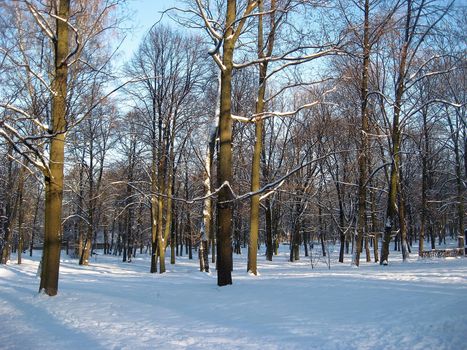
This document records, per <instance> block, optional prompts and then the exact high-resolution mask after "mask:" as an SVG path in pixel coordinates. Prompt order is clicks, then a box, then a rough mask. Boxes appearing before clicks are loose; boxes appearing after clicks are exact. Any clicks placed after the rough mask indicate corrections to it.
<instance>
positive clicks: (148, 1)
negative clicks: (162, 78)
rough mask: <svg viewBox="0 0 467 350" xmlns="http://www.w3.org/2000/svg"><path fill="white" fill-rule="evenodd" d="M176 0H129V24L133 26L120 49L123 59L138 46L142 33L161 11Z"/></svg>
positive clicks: (156, 18)
mask: <svg viewBox="0 0 467 350" xmlns="http://www.w3.org/2000/svg"><path fill="white" fill-rule="evenodd" d="M176 3H177V1H176V0H129V1H128V8H129V10H130V20H129V25H130V26H132V27H134V30H133V32H132V33H128V34H127V37H126V39H125V41H124V42H123V44H122V46H121V50H122V52H123V55H124V57H125V59H128V58H130V57H131V55H132V53H133V52H134V51H135V50H136V49H137V48H138V46H139V43H140V42H141V39H142V37H143V36H144V34H145V33H146V32H147V31H148V30H149V28H151V26H152V25H153V24H154V23H155V22H156V21H158V20H159V19H160V17H161V12H162V11H164V10H166V9H168V8H170V7H173V6H175V4H176Z"/></svg>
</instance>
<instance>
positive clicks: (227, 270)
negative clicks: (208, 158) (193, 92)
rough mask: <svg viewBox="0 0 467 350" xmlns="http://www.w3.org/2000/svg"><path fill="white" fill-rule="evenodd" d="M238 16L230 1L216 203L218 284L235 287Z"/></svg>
mask: <svg viewBox="0 0 467 350" xmlns="http://www.w3.org/2000/svg"><path fill="white" fill-rule="evenodd" d="M236 12H237V3H236V1H235V0H228V1H227V12H226V26H227V28H228V29H227V30H226V31H225V34H224V44H223V56H222V64H223V69H222V72H221V94H220V114H219V143H220V147H219V154H218V166H217V183H218V186H219V187H221V186H222V189H221V190H220V191H219V197H218V201H217V284H218V285H219V286H225V285H228V284H232V268H233V265H232V202H231V200H232V191H231V189H230V186H231V184H232V118H231V98H232V83H231V81H232V68H233V53H234V45H235V42H234V38H233V34H234V31H233V25H234V21H235V19H236V18H235V17H236Z"/></svg>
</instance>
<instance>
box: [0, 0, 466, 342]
mask: <svg viewBox="0 0 467 350" xmlns="http://www.w3.org/2000/svg"><path fill="white" fill-rule="evenodd" d="M0 14H1V15H0V157H1V160H0V182H1V186H0V263H1V264H7V263H8V264H12V263H13V261H12V260H11V257H12V256H13V254H14V256H15V259H16V261H17V263H18V264H21V263H22V259H23V260H24V259H25V258H26V257H27V256H33V255H34V256H36V255H37V256H39V257H40V259H41V263H40V271H39V275H40V285H39V291H41V292H42V293H44V294H46V295H49V296H54V295H56V294H57V293H58V292H59V284H60V283H59V281H60V279H59V270H60V264H61V262H60V261H61V260H62V261H63V259H64V257H70V258H72V259H73V261H74V264H75V265H78V264H79V265H81V266H82V268H83V270H80V271H83V273H84V271H86V268H87V266H88V265H92V261H93V258H92V257H93V256H96V254H98V255H99V254H100V256H103V255H110V256H114V257H115V258H118V259H119V260H120V261H121V262H122V263H123V262H126V263H138V261H137V260H135V259H137V258H138V257H140V256H147V257H148V259H147V260H145V261H147V264H146V265H145V266H144V271H145V272H147V274H150V273H157V274H163V273H165V272H166V270H167V265H168V264H170V266H172V265H174V264H175V265H177V261H178V260H179V259H180V258H181V257H182V256H186V255H188V259H193V260H197V264H198V265H199V270H200V271H201V272H199V273H200V274H201V273H202V272H204V273H211V272H212V271H215V274H216V282H217V285H218V286H225V285H230V284H232V283H233V281H232V270H233V269H234V262H236V261H238V259H242V261H245V264H246V265H245V269H244V272H245V274H246V273H247V272H249V273H250V274H252V275H258V276H259V274H260V272H261V271H260V269H259V268H258V266H259V265H261V263H263V261H275V260H277V259H279V258H278V254H280V252H281V249H282V250H283V249H286V253H285V254H286V256H287V259H288V261H289V262H290V263H292V268H293V264H294V263H297V264H298V263H300V259H302V261H303V260H304V259H308V257H309V255H310V253H311V252H310V250H311V249H312V247H316V246H321V247H322V249H321V252H322V254H323V255H325V254H326V247H328V246H329V245H331V244H332V245H333V246H334V247H336V252H337V254H338V257H337V258H336V259H337V260H336V262H335V264H339V263H341V264H343V263H344V261H345V259H346V258H347V259H350V260H351V264H352V265H353V266H357V267H358V266H360V265H361V264H362V262H365V263H371V264H375V265H378V266H379V265H383V266H382V267H381V269H383V268H385V267H384V266H385V265H388V264H389V265H391V264H392V262H393V261H394V260H395V259H399V256H400V257H401V258H400V259H402V260H403V261H406V260H407V259H409V256H410V254H412V256H413V255H415V256H420V258H423V257H425V256H430V257H431V256H442V257H446V256H462V255H465V251H464V245H465V239H466V237H465V236H464V235H465V232H466V231H465V226H466V224H465V217H466V215H465V214H466V210H465V203H466V184H467V181H466V178H467V128H466V93H467V84H466V70H467V60H466V48H467V46H466V44H467V42H466V28H467V15H466V6H465V3H463V1H460V0H459V1H438V0H403V1H402V0H401V1H399V0H397V1H396V0H329V1H315V0H215V1H214V0H211V1H209V0H186V1H182V0H180V1H175V2H174V6H173V7H171V8H169V9H167V10H166V11H164V12H163V13H160V14H158V15H157V16H156V18H160V20H156V21H155V22H154V24H153V26H152V27H151V28H150V29H149V30H148V31H147V33H145V35H144V36H143V38H142V40H141V42H139V43H138V48H137V49H136V50H135V51H134V52H133V53H128V52H127V53H124V52H122V48H123V45H122V42H123V40H124V39H125V37H126V36H127V35H129V32H130V31H131V26H132V25H134V23H132V21H131V10H130V6H129V1H124V0H55V1H53V0H4V1H1V2H0ZM125 54H126V56H125ZM125 57H128V59H127V58H125ZM446 241H449V242H454V243H453V247H452V249H450V250H447V249H441V248H444V247H445V245H446ZM440 247H441V248H440ZM393 251H397V252H400V253H398V255H394V257H393V256H392V255H391V257H390V252H391V253H392V252H393ZM327 253H328V254H329V251H328V252H327ZM166 255H167V256H166ZM396 256H397V258H396ZM135 261H136V262H135ZM125 266H126V265H125ZM123 268H124V267H123ZM388 268H389V267H388ZM174 273H177V272H174ZM180 273H182V272H180ZM234 282H235V281H234ZM155 283H157V281H156V282H155ZM213 283H214V282H213ZM234 284H235V283H234ZM464 311H465V309H464ZM464 344H465V343H464Z"/></svg>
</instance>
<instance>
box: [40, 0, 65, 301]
mask: <svg viewBox="0 0 467 350" xmlns="http://www.w3.org/2000/svg"><path fill="white" fill-rule="evenodd" d="M69 9H70V0H61V1H60V4H59V10H58V17H59V18H57V19H56V31H57V39H56V41H55V45H54V46H55V77H54V80H53V85H52V89H53V91H54V92H55V94H54V95H53V97H52V120H51V129H52V130H51V131H52V132H51V139H50V160H49V169H50V170H49V172H48V173H46V174H45V222H44V251H43V255H42V270H41V282H40V287H39V292H41V291H44V292H45V293H46V294H47V295H50V296H53V295H56V294H57V290H58V273H59V268H60V240H61V230H62V227H61V218H62V197H63V165H64V164H63V163H64V147H65V131H66V119H65V115H66V96H67V78H68V64H67V62H66V59H67V56H68V32H69V30H68V24H67V22H66V21H68V17H69Z"/></svg>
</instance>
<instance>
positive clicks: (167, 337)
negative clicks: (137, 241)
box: [0, 247, 467, 350]
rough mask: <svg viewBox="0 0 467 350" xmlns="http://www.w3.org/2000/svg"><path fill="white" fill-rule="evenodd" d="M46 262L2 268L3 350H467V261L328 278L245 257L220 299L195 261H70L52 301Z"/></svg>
mask: <svg viewBox="0 0 467 350" xmlns="http://www.w3.org/2000/svg"><path fill="white" fill-rule="evenodd" d="M284 248H286V247H284ZM39 254H40V252H35V257H33V258H32V259H29V258H28V257H26V258H23V264H22V265H16V263H15V262H14V261H15V260H13V259H14V256H12V262H10V263H9V264H8V265H6V266H1V267H0V319H1V329H0V349H35V350H39V349H67V350H68V349H222V350H227V349H423V350H426V349H456V350H460V349H467V298H466V297H467V258H448V259H428V260H419V259H418V258H417V257H416V255H415V254H412V257H411V259H410V261H409V262H407V263H404V264H403V263H402V262H401V261H400V258H399V257H398V255H397V254H396V253H394V252H392V251H391V255H390V265H389V266H380V265H377V264H374V263H362V266H361V267H359V268H355V267H352V266H350V263H346V264H340V265H339V264H337V263H336V262H335V261H333V264H332V266H331V270H328V268H327V266H326V264H325V263H324V260H323V261H320V262H319V263H318V265H317V266H315V268H314V269H312V268H311V264H310V260H309V259H308V258H303V257H302V260H300V261H299V262H296V263H289V262H288V261H287V256H286V252H285V250H284V252H283V253H282V254H281V255H279V256H277V257H274V261H273V262H266V261H265V260H264V257H263V256H260V257H259V259H258V261H259V271H260V275H259V276H251V275H248V274H247V273H246V272H245V269H246V267H245V258H246V254H244V255H242V256H235V267H234V268H235V270H234V284H233V285H232V286H227V287H222V288H219V287H217V285H216V273H215V271H214V272H212V273H211V274H204V273H201V272H199V271H198V262H197V261H196V260H191V261H190V260H188V259H187V258H186V257H183V258H178V260H177V264H176V265H174V266H173V265H170V264H168V272H167V273H165V274H163V275H160V274H150V273H149V272H148V271H149V258H148V257H140V258H136V259H135V260H134V261H133V262H132V263H122V262H120V258H117V257H113V256H102V255H98V256H97V258H96V259H93V261H92V265H91V266H89V267H80V266H78V265H77V262H76V261H75V260H72V259H68V258H67V257H66V256H65V254H63V255H62V257H63V260H62V264H61V270H60V284H59V294H58V296H56V297H53V298H50V297H47V296H45V295H39V294H38V293H37V289H38V285H39V279H38V278H37V277H36V271H37V265H38V259H39ZM334 254H335V253H334ZM333 259H334V257H333Z"/></svg>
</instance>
